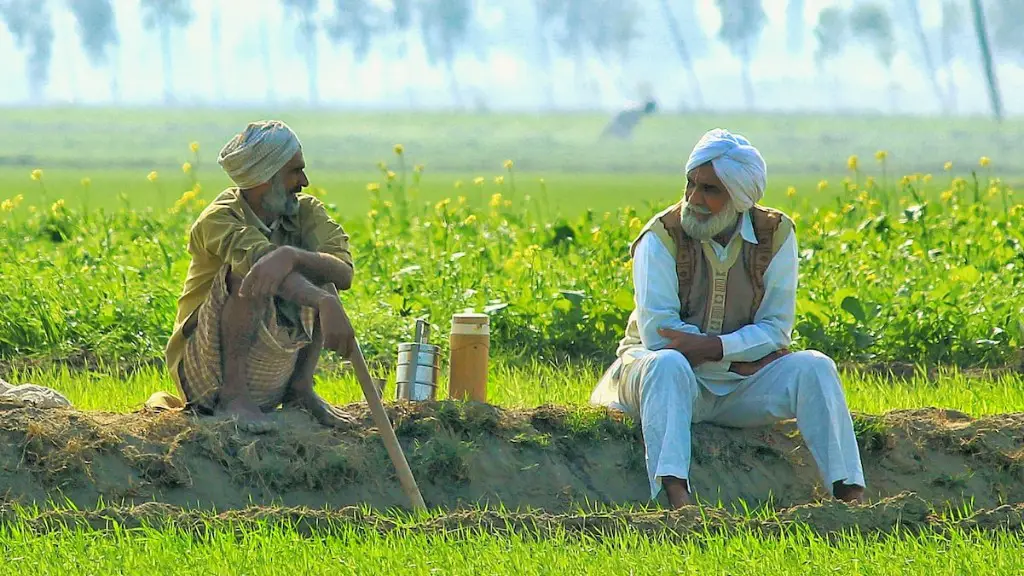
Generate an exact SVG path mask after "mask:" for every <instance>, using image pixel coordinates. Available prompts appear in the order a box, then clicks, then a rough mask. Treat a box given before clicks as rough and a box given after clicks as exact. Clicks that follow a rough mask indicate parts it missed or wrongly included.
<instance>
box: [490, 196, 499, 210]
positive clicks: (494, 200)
mask: <svg viewBox="0 0 1024 576" xmlns="http://www.w3.org/2000/svg"><path fill="white" fill-rule="evenodd" d="M498 206H501V194H500V193H499V194H495V195H493V196H491V208H497V207H498Z"/></svg>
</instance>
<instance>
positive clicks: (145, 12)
mask: <svg viewBox="0 0 1024 576" xmlns="http://www.w3.org/2000/svg"><path fill="white" fill-rule="evenodd" d="M140 2H141V3H140V8H141V9H142V23H143V25H145V26H146V28H147V29H149V30H155V29H157V28H162V27H171V28H174V27H177V28H181V27H184V26H187V25H188V24H189V23H191V22H192V19H193V18H195V14H194V13H193V12H192V8H191V7H190V6H189V0H140Z"/></svg>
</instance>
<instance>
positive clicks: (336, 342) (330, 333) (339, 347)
mask: <svg viewBox="0 0 1024 576" xmlns="http://www.w3.org/2000/svg"><path fill="white" fill-rule="evenodd" d="M317 310H318V311H319V312H320V329H321V330H322V331H323V334H324V348H326V349H328V350H334V351H335V352H337V353H338V354H339V355H340V356H341V357H342V358H348V355H349V354H351V353H352V351H353V350H354V349H355V341H356V333H355V330H354V329H353V328H352V322H351V321H350V320H349V319H348V314H346V313H345V308H343V307H342V305H341V300H339V299H338V296H337V295H336V294H330V295H327V296H324V297H323V298H321V299H320V304H319V306H317Z"/></svg>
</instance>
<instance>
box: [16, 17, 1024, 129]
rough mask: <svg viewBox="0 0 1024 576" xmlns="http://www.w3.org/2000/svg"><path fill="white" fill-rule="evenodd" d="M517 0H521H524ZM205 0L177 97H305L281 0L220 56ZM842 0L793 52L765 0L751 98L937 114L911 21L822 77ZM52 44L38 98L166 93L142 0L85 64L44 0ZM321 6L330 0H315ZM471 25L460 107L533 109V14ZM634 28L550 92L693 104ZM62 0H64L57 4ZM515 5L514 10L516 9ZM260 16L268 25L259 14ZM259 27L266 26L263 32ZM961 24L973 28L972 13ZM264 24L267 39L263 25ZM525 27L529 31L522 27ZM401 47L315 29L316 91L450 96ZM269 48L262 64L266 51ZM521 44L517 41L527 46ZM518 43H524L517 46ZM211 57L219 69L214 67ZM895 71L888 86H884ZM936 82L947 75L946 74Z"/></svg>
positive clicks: (420, 58) (722, 50)
mask: <svg viewBox="0 0 1024 576" xmlns="http://www.w3.org/2000/svg"><path fill="white" fill-rule="evenodd" d="M521 1H525V0H521ZM213 3H214V2H212V1H210V0H206V1H203V0H193V2H192V4H193V7H194V10H195V12H196V18H195V20H194V21H193V23H192V24H191V25H190V26H189V27H188V28H187V29H185V30H184V31H182V32H178V33H176V34H175V36H174V43H175V46H176V48H175V51H174V61H173V69H174V74H173V86H174V92H175V95H176V98H177V100H178V101H179V103H181V104H183V105H216V104H223V105H236V104H263V103H266V102H268V101H271V99H272V101H273V102H274V103H275V104H277V105H287V104H290V103H296V104H302V103H305V102H307V101H308V90H307V85H308V84H307V75H306V67H305V62H304V60H303V58H302V53H301V51H300V50H299V49H298V45H299V44H298V38H297V34H296V31H295V28H296V27H295V25H294V22H293V20H291V19H289V18H287V17H286V16H285V15H284V13H283V12H282V10H281V8H280V2H279V0H221V1H220V6H221V7H220V10H221V18H222V35H221V48H220V51H219V58H215V57H214V56H213V54H212V49H211V46H212V43H211V27H210V23H211V7H212V5H213ZM835 3H839V4H850V0H847V1H845V2H844V1H843V0H806V5H805V14H804V18H805V20H806V22H807V25H806V27H805V38H804V46H805V48H804V51H803V53H802V54H800V55H799V56H794V55H791V54H789V53H788V52H787V50H786V37H785V31H786V30H785V18H786V14H785V7H786V0H765V2H764V5H765V9H766V11H767V13H768V18H769V22H768V26H767V28H766V29H765V32H764V34H763V35H762V37H761V41H760V43H759V45H758V51H757V55H756V59H755V61H754V63H753V67H752V74H753V79H754V85H755V89H756V91H757V103H756V105H757V109H759V110H830V109H839V110H847V109H851V108H856V109H863V110H870V111H878V112H891V111H899V112H925V113H938V112H939V104H938V101H937V98H936V96H935V93H934V91H933V89H932V85H931V84H930V83H929V82H928V78H927V77H926V76H924V75H923V74H922V73H921V71H919V70H918V68H919V65H918V64H916V63H915V62H914V61H913V59H912V53H911V51H913V50H916V49H917V46H916V44H914V43H913V40H912V38H911V37H910V36H909V35H908V34H903V35H902V36H901V37H900V38H899V42H900V45H899V52H898V54H897V56H896V60H895V62H894V65H893V72H892V74H891V76H890V75H888V74H887V73H886V71H885V70H884V69H883V68H882V67H881V66H880V65H879V64H878V63H877V61H876V60H875V59H874V57H873V55H872V53H871V52H870V51H869V50H868V49H866V48H863V47H851V48H850V49H848V50H847V52H846V53H845V54H844V56H843V57H842V58H841V59H840V60H837V61H836V62H833V63H832V64H830V66H829V76H828V77H824V78H823V76H822V75H821V74H820V73H819V72H818V70H817V69H816V68H815V66H814V63H813V60H812V54H813V51H814V47H815V41H814V38H813V35H812V32H811V31H812V29H813V26H814V23H815V22H816V20H817V17H818V12H819V11H820V10H821V9H822V8H823V7H824V6H827V5H830V4H835ZM50 4H51V6H52V7H53V12H54V14H53V22H54V32H55V36H56V39H55V43H54V50H53V61H52V64H51V69H50V70H51V75H50V82H49V84H48V86H47V88H46V91H45V94H46V101H47V102H50V103H71V102H76V103H83V104H103V103H109V102H111V101H112V90H111V78H112V70H114V69H116V70H117V71H118V72H119V74H118V78H119V83H120V99H121V102H122V103H124V104H131V105H146V104H160V103H161V102H162V99H163V74H162V71H163V68H162V60H161V54H160V45H159V40H158V37H157V36H156V35H155V34H151V33H148V32H145V31H144V30H143V28H142V25H141V18H140V14H139V2H138V0H115V9H116V13H117V23H118V32H119V34H120V45H119V49H118V50H116V51H115V52H114V57H113V63H112V66H110V67H107V68H99V69H97V68H93V67H91V66H90V64H89V62H88V61H87V60H86V58H85V56H84V54H83V53H82V52H81V50H80V47H79V39H78V36H77V32H76V31H75V22H74V20H73V18H72V16H71V14H70V13H69V12H67V11H66V10H64V9H63V2H62V1H54V0H51V2H50ZM322 4H324V5H325V7H326V6H328V5H329V4H331V3H330V2H322ZM476 4H477V11H476V12H477V22H476V26H475V28H474V30H473V34H474V38H475V39H476V40H477V42H478V44H479V45H480V46H484V47H485V48H486V51H482V53H481V54H476V53H474V52H473V51H472V50H467V51H466V52H464V53H463V55H462V56H461V57H460V58H459V59H458V61H457V64H456V69H457V72H458V76H459V79H460V85H461V91H462V94H463V96H464V102H465V103H466V104H467V106H470V107H472V106H474V105H479V106H486V107H488V108H490V109H495V110H498V109H521V110H535V109H540V108H544V107H546V106H547V105H548V103H549V99H548V92H547V90H546V89H545V86H546V85H547V76H546V72H545V70H543V69H542V68H541V67H539V66H538V65H536V64H535V63H533V62H534V61H533V58H532V57H533V54H534V52H531V51H532V50H534V49H535V46H536V42H535V40H534V37H533V36H526V35H529V34H531V33H535V28H534V27H533V26H532V15H529V14H528V15H527V17H526V18H525V21H516V20H515V18H514V17H510V16H508V15H506V14H505V12H504V8H503V7H502V6H503V5H508V2H503V3H497V2H493V1H491V2H488V1H487V0H476ZM920 4H921V8H922V11H923V14H922V17H923V19H924V20H925V24H926V26H928V25H935V24H936V23H937V22H938V21H939V19H940V11H939V7H938V4H939V3H938V2H937V1H935V0H922V1H921V2H920ZM641 6H642V9H643V22H642V25H641V30H642V31H643V34H644V36H643V38H642V39H641V40H640V41H639V42H638V43H637V44H636V46H635V48H634V50H633V54H632V58H630V60H629V61H627V62H626V63H625V64H624V65H622V66H608V65H604V64H601V63H599V62H597V61H596V60H591V61H589V62H588V63H587V70H586V74H585V77H586V78H587V80H588V82H589V84H588V85H586V86H580V85H579V84H577V83H576V82H575V79H576V78H577V76H576V75H575V74H574V67H573V64H572V62H571V61H569V60H567V59H564V58H560V59H558V60H557V61H556V62H555V63H554V70H553V71H554V74H553V75H552V77H553V78H554V79H555V81H554V82H553V86H552V88H553V97H554V98H553V99H554V104H555V106H556V107H558V108H567V109H580V108H584V109H588V108H589V109H595V108H597V109H605V110H612V109H615V108H617V107H619V106H621V105H623V104H624V103H625V102H627V101H629V100H631V99H634V98H637V97H639V96H640V95H641V90H642V88H641V87H643V86H647V87H648V88H649V90H650V91H651V92H652V93H653V95H654V96H655V97H656V98H657V99H658V100H659V102H660V103H661V104H662V106H663V107H664V108H666V109H685V108H688V107H690V106H692V105H693V104H694V98H693V91H692V88H691V86H690V85H689V80H688V76H687V74H686V72H685V69H684V68H683V67H682V65H681V63H680V60H679V58H678V56H677V55H676V53H675V51H674V50H673V49H672V46H671V44H670V42H669V40H670V39H669V36H668V34H667V30H666V29H665V25H664V21H663V19H662V18H661V14H660V11H659V9H658V5H657V2H656V1H655V0H642V1H641ZM58 8H60V9H59V10H58ZM697 10H698V18H699V20H700V23H701V26H702V28H703V30H704V35H705V36H706V37H707V38H709V40H708V41H707V42H706V43H705V44H704V45H703V46H700V47H697V48H699V49H702V50H703V56H702V57H701V58H700V59H699V60H698V62H697V65H696V67H697V74H698V77H699V79H700V83H701V90H702V92H703V94H704V100H705V102H706V103H707V104H708V107H711V108H714V109H719V110H729V109H741V108H743V104H744V101H743V95H742V91H741V82H740V76H739V70H740V68H739V62H738V60H736V58H734V57H733V56H732V55H731V53H730V52H729V51H728V49H727V48H726V47H725V46H724V45H723V44H721V43H720V42H718V41H717V40H715V39H714V38H715V33H716V32H717V30H718V26H719V23H720V18H719V13H718V10H717V8H716V7H715V3H714V2H713V0H703V1H699V2H698V9H697ZM519 18H522V17H519ZM264 22H266V27H265V28H264V27H263V23H264ZM264 30H265V32H264ZM967 30H968V33H969V34H971V38H973V30H972V29H971V28H970V25H969V23H967ZM264 34H266V42H264V40H263V35H264ZM524 36H526V37H525V38H524ZM410 39H411V40H412V41H411V42H410V44H409V53H408V54H407V56H406V57H405V58H400V57H399V55H398V42H397V41H396V39H395V38H393V37H385V38H382V39H380V40H379V41H378V42H375V44H374V46H373V49H372V52H371V54H370V56H369V57H368V59H367V60H366V62H364V63H362V64H356V63H354V62H353V59H352V56H351V54H350V52H348V50H347V49H346V48H344V47H342V48H337V47H334V46H332V45H331V44H330V43H329V42H328V41H327V40H326V39H323V38H321V39H320V40H319V52H320V62H319V72H320V73H319V83H320V101H321V103H323V104H326V105H331V106H345V107H358V108H408V107H412V106H415V107H431V108H438V107H448V106H450V105H451V104H452V102H453V97H452V93H451V91H450V89H449V82H448V77H447V75H446V74H445V73H444V70H443V69H439V68H432V67H431V66H430V65H429V64H428V63H427V61H426V58H425V55H424V53H423V49H422V47H421V45H420V44H419V39H418V35H412V36H410ZM264 46H265V47H266V50H267V51H268V52H269V53H270V60H269V73H268V72H267V66H266V65H265V63H264V59H263V57H262V51H263V50H264ZM523 47H525V48H523ZM524 50H525V51H527V52H529V53H526V54H524ZM528 59H529V61H528ZM24 66H25V58H24V55H23V53H22V52H20V51H18V50H16V48H15V46H14V43H13V39H12V37H11V36H10V34H8V32H7V30H6V28H5V27H0V75H2V77H3V78H5V84H4V88H3V89H2V90H0V104H2V105H13V104H19V103H24V102H27V101H28V98H29V90H28V84H27V81H26V77H25V68H24ZM218 66H219V73H218ZM980 70H981V68H980V63H979V62H978V61H977V54H976V49H972V50H970V51H965V52H964V54H963V55H962V57H961V58H960V59H959V60H958V61H957V62H956V63H955V65H954V66H953V70H952V73H953V77H954V78H955V80H956V85H957V90H958V97H957V112H958V113H961V114H963V113H986V112H987V110H988V99H987V98H988V97H987V93H986V92H985V89H984V83H983V79H982V77H981V75H980ZM998 72H999V75H1000V78H999V80H1000V85H1001V88H1002V92H1003V94H1004V98H1003V100H1004V105H1005V107H1006V108H1007V111H1008V112H1009V113H1011V114H1021V113H1024V99H1014V98H1012V97H1010V95H1011V94H1014V93H1019V92H1020V91H1021V90H1022V89H1024V70H1022V69H1021V68H1020V67H1018V66H1016V65H1013V64H1011V63H1008V62H1005V63H1004V62H1001V63H1000V65H999V69H998ZM891 79H896V82H895V84H896V86H897V89H896V90H890V89H889V87H890V81H891ZM942 82H945V75H943V76H942Z"/></svg>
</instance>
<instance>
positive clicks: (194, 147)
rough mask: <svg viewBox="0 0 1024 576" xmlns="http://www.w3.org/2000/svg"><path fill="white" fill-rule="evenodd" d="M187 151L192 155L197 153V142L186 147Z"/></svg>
mask: <svg viewBox="0 0 1024 576" xmlns="http://www.w3.org/2000/svg"><path fill="white" fill-rule="evenodd" d="M188 149H189V150H191V151H192V153H193V154H195V153H197V152H199V142H192V143H191V144H189V145H188Z"/></svg>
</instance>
